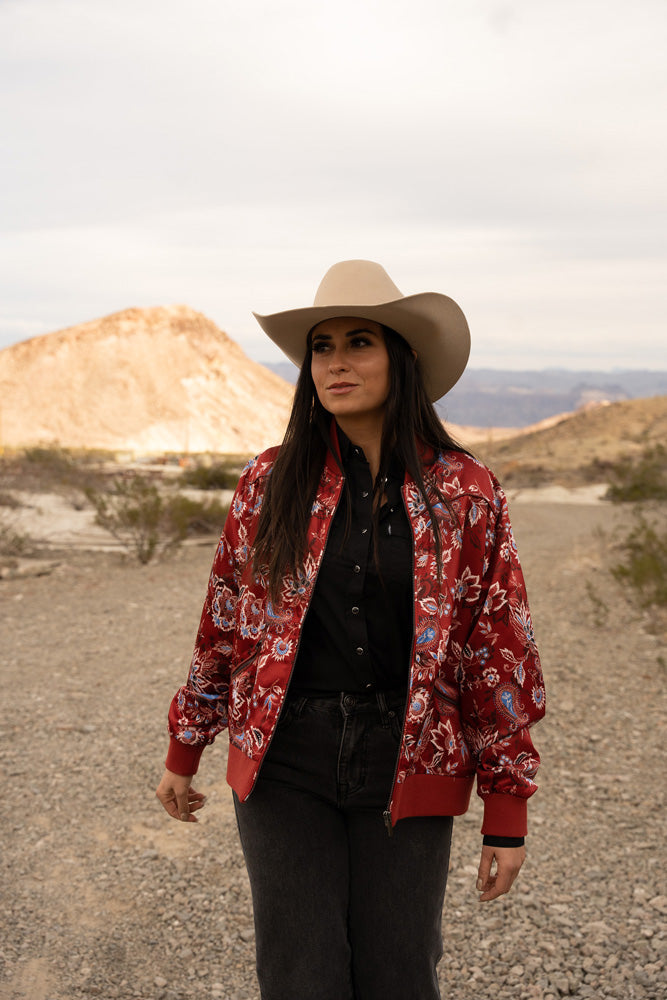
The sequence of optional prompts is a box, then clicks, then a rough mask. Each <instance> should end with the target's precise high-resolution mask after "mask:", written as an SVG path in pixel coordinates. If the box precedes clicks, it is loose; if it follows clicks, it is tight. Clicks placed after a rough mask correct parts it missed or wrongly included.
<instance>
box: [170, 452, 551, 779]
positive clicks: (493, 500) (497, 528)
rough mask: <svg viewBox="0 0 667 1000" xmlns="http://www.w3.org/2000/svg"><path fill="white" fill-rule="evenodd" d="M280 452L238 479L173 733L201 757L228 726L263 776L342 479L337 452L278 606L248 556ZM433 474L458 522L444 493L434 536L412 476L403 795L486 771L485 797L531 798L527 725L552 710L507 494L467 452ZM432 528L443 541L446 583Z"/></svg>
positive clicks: (447, 459)
mask: <svg viewBox="0 0 667 1000" xmlns="http://www.w3.org/2000/svg"><path fill="white" fill-rule="evenodd" d="M275 454H276V449H271V450H269V451H267V452H264V453H263V454H262V455H260V456H259V457H258V458H256V459H254V460H253V461H252V462H250V463H249V464H248V466H247V467H246V469H245V470H244V472H243V474H242V476H241V479H240V481H239V484H238V487H237V490H236V493H235V496H234V500H233V503H232V506H231V509H230V513H229V516H228V518H227V522H226V524H225V528H224V531H223V534H222V537H221V539H220V543H219V545H218V548H217V552H216V555H215V560H214V564H213V569H212V572H211V576H210V580H209V585H208V592H207V597H206V601H205V604H204V609H203V612H202V617H201V622H200V626H199V632H198V636H197V643H196V647H195V651H194V655H193V658H192V663H191V667H190V674H189V678H188V682H187V684H186V685H185V686H184V687H182V688H181V689H180V690H179V691H178V693H177V694H176V696H175V697H174V700H173V702H172V706H171V710H170V717H169V727H170V733H171V735H172V737H174V738H175V740H177V741H178V743H179V744H180V746H181V748H182V749H183V750H185V748H187V750H188V752H189V753H190V754H191V759H192V760H193V761H194V760H195V759H197V758H198V754H199V753H200V752H201V749H202V748H203V747H204V746H205V745H206V744H208V743H211V742H212V741H213V739H214V738H215V736H216V735H217V733H219V732H220V731H221V730H222V729H224V728H225V727H228V728H229V735H230V741H231V743H232V746H234V747H235V748H237V749H238V750H239V751H240V752H241V753H242V754H243V755H244V758H245V759H247V762H248V764H249V766H250V771H251V773H252V775H253V776H256V774H257V771H258V770H259V767H260V765H261V762H262V759H263V756H264V754H265V753H266V748H267V746H268V745H269V743H270V740H271V737H272V734H273V732H274V730H275V727H276V724H277V721H278V717H279V715H280V711H281V708H282V704H283V701H284V698H285V692H286V689H287V685H288V683H289V677H290V673H291V670H292V667H293V663H294V658H295V656H296V652H297V649H298V640H299V634H300V630H301V627H302V625H303V622H304V619H305V616H306V612H307V610H308V606H309V602H310V598H311V595H312V592H313V587H314V584H315V580H316V577H317V572H318V568H319V565H320V562H321V559H322V555H323V552H324V548H325V545H326V539H327V534H328V530H329V526H330V524H331V521H332V518H333V515H334V513H335V510H336V506H337V504H338V501H339V499H340V494H341V490H342V483H343V481H342V476H341V474H340V472H339V470H338V468H337V466H336V464H335V462H334V461H333V459H332V458H330V459H329V460H328V461H327V464H326V465H325V467H324V469H323V472H322V476H321V481H320V487H319V491H318V494H317V497H316V499H315V502H314V504H313V508H312V517H311V530H310V536H309V551H308V555H307V558H306V560H305V565H304V567H303V571H302V572H301V573H300V574H299V576H298V577H296V578H291V577H289V578H287V579H285V581H284V584H283V587H282V591H281V594H280V600H279V601H278V602H277V603H276V604H275V605H273V604H271V603H270V602H269V601H268V599H267V595H266V588H265V581H264V579H263V578H262V576H261V574H260V575H256V574H254V573H253V572H252V567H251V563H250V557H251V553H252V539H253V537H254V533H255V531H256V527H257V520H258V517H259V511H260V508H261V503H262V497H263V493H264V489H265V486H266V483H267V478H268V476H269V474H270V471H271V467H272V463H273V460H274V457H275ZM424 472H425V483H426V484H427V489H429V491H432V490H433V487H434V485H436V484H437V486H438V487H439V489H440V491H441V492H442V494H443V495H444V496H445V497H447V499H448V501H449V503H450V504H451V509H452V511H453V513H454V515H455V518H456V520H455V521H453V520H452V518H451V517H450V514H449V513H448V511H446V510H445V509H444V508H443V505H442V504H440V503H439V502H438V498H437V495H436V494H435V492H433V493H432V498H433V503H434V505H437V511H436V515H437V524H436V525H435V529H434V526H433V525H432V524H431V521H430V518H429V516H428V511H427V509H426V507H425V505H424V502H423V499H422V497H421V495H420V493H419V490H418V488H417V486H416V485H415V483H414V482H413V481H412V480H411V479H410V478H409V477H406V481H405V483H404V486H403V490H402V492H403V499H404V503H405V507H406V510H407V513H408V517H409V519H410V522H411V526H412V532H413V538H414V570H415V572H414V602H415V603H414V620H415V640H414V644H413V650H412V659H411V664H410V690H409V697H408V703H407V711H406V718H405V724H404V730H403V738H402V742H401V746H400V752H399V756H398V761H397V770H396V781H395V786H394V787H395V789H396V788H397V787H398V786H400V785H401V783H403V782H405V781H406V779H408V778H409V777H411V776H413V775H440V776H448V777H450V778H468V779H469V778H470V777H471V776H473V775H475V774H476V776H477V783H478V792H479V794H480V795H482V797H486V796H489V795H491V794H492V793H500V794H503V795H512V796H519V797H521V798H527V797H528V796H530V795H531V794H532V793H533V791H534V790H535V784H534V776H535V772H536V770H537V766H538V763H539V757H538V755H537V753H536V751H535V750H534V748H533V746H532V742H531V739H530V735H529V733H528V727H529V726H530V725H531V724H532V723H534V722H535V721H536V720H538V719H539V718H541V717H542V715H543V714H544V706H545V699H544V685H543V680H542V674H541V670H540V663H539V657H538V653H537V649H536V646H535V639H534V635H533V628H532V622H531V618H530V612H529V609H528V604H527V599H526V593H525V586H524V580H523V575H522V572H521V567H520V564H519V559H518V556H517V552H516V545H515V542H514V538H513V535H512V530H511V527H510V522H509V516H508V510H507V503H506V500H505V496H504V494H503V492H502V490H501V489H500V487H499V485H498V483H497V481H496V480H495V478H494V477H493V475H492V473H490V472H489V470H488V469H486V467H485V466H483V465H481V464H480V463H479V462H477V461H476V460H474V459H473V458H470V457H469V456H467V455H463V454H460V453H455V452H450V453H445V454H440V455H438V456H431V458H430V460H428V461H427V462H426V463H425V470H424ZM434 530H437V531H439V532H440V536H441V540H442V549H443V574H442V579H441V580H439V579H438V573H437V567H436V560H435V550H434V543H433V531H434ZM230 781H231V783H232V784H234V775H233V774H232V775H231V776H230ZM248 793H249V792H248V790H244V791H243V792H242V794H243V795H244V796H245V795H247V794H248Z"/></svg>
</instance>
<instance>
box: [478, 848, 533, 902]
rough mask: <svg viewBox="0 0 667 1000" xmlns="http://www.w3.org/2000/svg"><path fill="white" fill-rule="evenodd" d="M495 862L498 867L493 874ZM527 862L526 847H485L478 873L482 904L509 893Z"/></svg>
mask: <svg viewBox="0 0 667 1000" xmlns="http://www.w3.org/2000/svg"><path fill="white" fill-rule="evenodd" d="M494 860H495V863H496V867H495V871H493V872H492V870H491V869H492V867H493V862H494ZM525 860H526V848H525V847H483V848H482V857H481V860H480V862H479V869H478V871H477V891H478V892H481V893H482V895H481V896H480V897H479V901H480V903H487V902H488V901H489V900H490V899H496V897H497V896H502V895H504V894H505V893H506V892H509V891H510V889H511V888H512V883H513V882H514V879H515V878H516V877H517V875H518V874H519V869H520V868H521V865H522V864H523V863H524V861H525Z"/></svg>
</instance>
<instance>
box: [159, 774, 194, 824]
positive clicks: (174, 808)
mask: <svg viewBox="0 0 667 1000" xmlns="http://www.w3.org/2000/svg"><path fill="white" fill-rule="evenodd" d="M191 781H192V775H191V774H189V775H186V774H174V772H173V771H168V770H167V769H166V768H165V772H164V774H163V775H162V779H161V780H160V784H159V785H158V786H157V788H156V789H155V794H156V795H157V797H158V799H159V800H160V802H161V803H162V805H163V806H164V808H165V809H166V810H167V812H168V813H169V815H170V816H171V817H172V818H173V819H179V820H181V821H182V822H183V823H196V822H197V817H196V816H195V815H193V814H194V813H195V812H196V811H197V809H201V808H202V807H203V805H204V803H205V802H206V796H205V795H202V793H201V792H196V791H195V790H194V788H192V787H191V785H190V782H191Z"/></svg>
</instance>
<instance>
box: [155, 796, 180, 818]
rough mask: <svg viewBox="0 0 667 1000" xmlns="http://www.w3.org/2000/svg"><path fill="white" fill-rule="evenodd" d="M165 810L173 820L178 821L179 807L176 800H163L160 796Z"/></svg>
mask: <svg viewBox="0 0 667 1000" xmlns="http://www.w3.org/2000/svg"><path fill="white" fill-rule="evenodd" d="M158 799H160V803H161V804H162V807H163V809H165V810H166V811H167V812H168V813H169V815H170V816H171V817H172V818H173V819H178V806H177V805H176V802H175V801H174V799H163V798H161V797H160V796H159V795H158Z"/></svg>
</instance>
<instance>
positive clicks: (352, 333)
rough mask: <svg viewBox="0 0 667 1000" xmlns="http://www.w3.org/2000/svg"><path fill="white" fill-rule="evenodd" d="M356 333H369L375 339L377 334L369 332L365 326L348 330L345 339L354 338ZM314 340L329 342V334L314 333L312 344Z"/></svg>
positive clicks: (372, 331)
mask: <svg viewBox="0 0 667 1000" xmlns="http://www.w3.org/2000/svg"><path fill="white" fill-rule="evenodd" d="M358 333H369V334H370V335H371V337H377V336H378V334H377V333H376V331H375V330H369V329H368V327H367V326H360V327H358V328H357V329H355V330H348V331H347V333H346V334H345V336H346V337H356V335H357V334H358ZM316 340H331V334H330V333H314V334H313V338H312V343H315V341H316Z"/></svg>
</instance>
